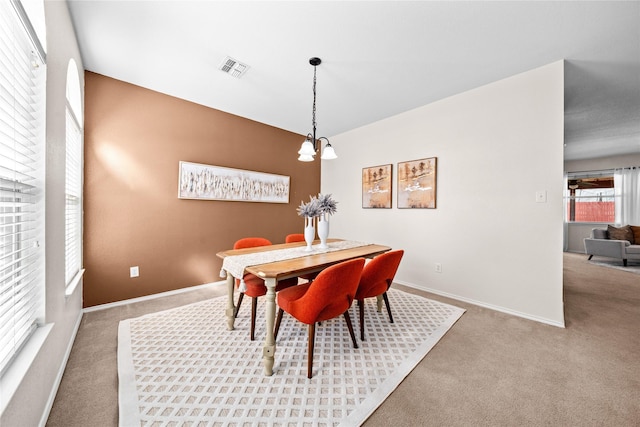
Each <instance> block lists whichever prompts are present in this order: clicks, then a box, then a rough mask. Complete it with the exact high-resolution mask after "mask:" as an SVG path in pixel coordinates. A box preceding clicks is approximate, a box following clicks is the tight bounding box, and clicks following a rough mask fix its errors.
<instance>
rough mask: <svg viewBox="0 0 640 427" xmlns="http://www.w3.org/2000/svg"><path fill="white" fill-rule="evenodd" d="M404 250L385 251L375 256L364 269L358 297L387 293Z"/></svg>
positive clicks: (357, 293)
mask: <svg viewBox="0 0 640 427" xmlns="http://www.w3.org/2000/svg"><path fill="white" fill-rule="evenodd" d="M403 255H404V250H402V249H397V250H395V251H389V252H385V253H383V254H380V255H378V256H377V257H375V258H373V259H372V260H371V261H369V263H367V265H365V267H364V270H363V271H362V277H361V278H360V284H359V285H358V291H357V292H356V298H357V299H362V298H369V297H373V296H377V295H382V294H383V293H385V292H386V291H387V290H388V289H389V286H391V282H393V278H394V277H395V275H396V271H398V266H399V265H400V261H401V260H402V256H403Z"/></svg>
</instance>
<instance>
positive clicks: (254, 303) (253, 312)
mask: <svg viewBox="0 0 640 427" xmlns="http://www.w3.org/2000/svg"><path fill="white" fill-rule="evenodd" d="M257 313H258V298H257V297H252V298H251V341H253V340H255V339H256V314H257Z"/></svg>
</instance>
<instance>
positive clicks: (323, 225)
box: [318, 214, 329, 249]
mask: <svg viewBox="0 0 640 427" xmlns="http://www.w3.org/2000/svg"><path fill="white" fill-rule="evenodd" d="M318 237H319V238H320V248H321V249H326V248H328V247H329V246H327V238H328V237H329V215H327V214H322V215H320V216H319V217H318Z"/></svg>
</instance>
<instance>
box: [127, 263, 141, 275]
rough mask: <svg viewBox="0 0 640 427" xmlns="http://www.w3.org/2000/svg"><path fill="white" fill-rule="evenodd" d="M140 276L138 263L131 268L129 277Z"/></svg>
mask: <svg viewBox="0 0 640 427" xmlns="http://www.w3.org/2000/svg"><path fill="white" fill-rule="evenodd" d="M138 276H140V267H138V266H137V265H136V266H135V267H130V268H129V277H138Z"/></svg>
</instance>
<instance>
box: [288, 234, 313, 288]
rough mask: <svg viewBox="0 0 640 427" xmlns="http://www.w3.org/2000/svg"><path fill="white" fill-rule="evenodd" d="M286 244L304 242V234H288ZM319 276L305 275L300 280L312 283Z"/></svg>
mask: <svg viewBox="0 0 640 427" xmlns="http://www.w3.org/2000/svg"><path fill="white" fill-rule="evenodd" d="M284 242H285V243H295V242H304V234H302V233H293V234H287V235H286V236H285V238H284ZM317 275H318V273H310V274H305V275H303V276H300V278H301V279H305V280H308V281H309V282H311V281H312V280H313V279H315V278H316V276H317Z"/></svg>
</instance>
